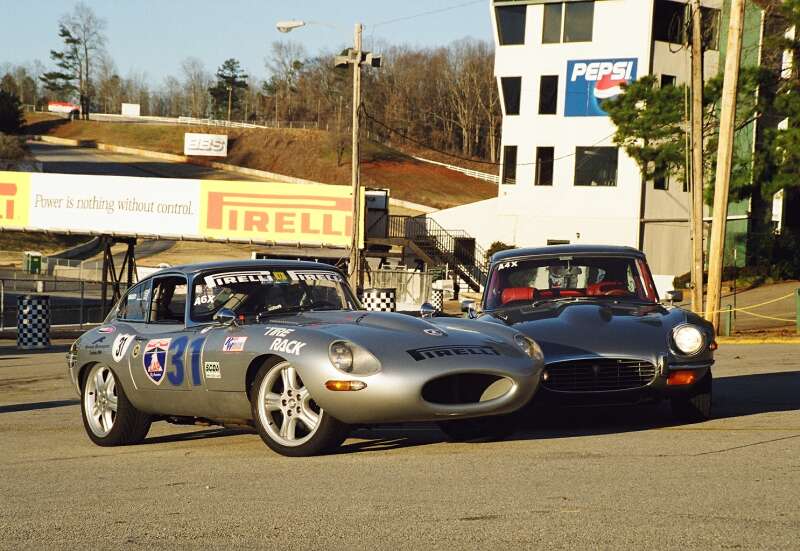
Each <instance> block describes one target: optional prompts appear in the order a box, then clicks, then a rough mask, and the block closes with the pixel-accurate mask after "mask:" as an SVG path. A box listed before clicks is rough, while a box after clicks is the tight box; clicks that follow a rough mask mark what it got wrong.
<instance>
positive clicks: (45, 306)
mask: <svg viewBox="0 0 800 551" xmlns="http://www.w3.org/2000/svg"><path fill="white" fill-rule="evenodd" d="M49 346H50V297H49V296H45V295H37V296H33V295H22V296H20V297H17V348H20V349H22V350H33V349H36V348H47V347H49Z"/></svg>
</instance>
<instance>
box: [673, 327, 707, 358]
mask: <svg viewBox="0 0 800 551" xmlns="http://www.w3.org/2000/svg"><path fill="white" fill-rule="evenodd" d="M672 342H674V343H675V348H677V349H678V351H679V352H681V353H682V354H685V355H687V356H694V355H695V354H697V353H698V352H700V351H701V350H702V349H703V347H704V346H705V344H706V339H705V336H704V335H703V332H702V331H701V330H700V329H699V328H697V327H696V326H694V325H679V326H678V327H676V328H675V329H673V330H672Z"/></svg>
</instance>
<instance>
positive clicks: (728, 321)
mask: <svg viewBox="0 0 800 551" xmlns="http://www.w3.org/2000/svg"><path fill="white" fill-rule="evenodd" d="M723 316H724V317H723V318H722V327H721V331H720V333H721V334H722V336H723V337H730V336H731V333H733V306H731V305H730V304H729V305H728V308H727V309H726V310H725V311H724V312H723Z"/></svg>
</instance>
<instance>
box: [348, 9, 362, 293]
mask: <svg viewBox="0 0 800 551" xmlns="http://www.w3.org/2000/svg"><path fill="white" fill-rule="evenodd" d="M362 31H363V27H362V25H361V23H356V26H355V32H354V35H355V36H354V42H355V48H354V50H355V51H354V52H353V55H354V62H353V145H352V150H353V158H352V161H351V176H350V177H351V183H352V186H353V229H352V234H353V240H352V243H351V245H350V274H349V276H350V287H352V288H353V290H355V291H356V292H358V289H359V288H360V283H361V251H360V249H359V245H360V243H359V241H360V240H359V238H358V237H359V229H360V225H361V224H360V220H361V218H360V216H359V214H360V213H359V210H360V208H361V201H360V199H361V174H360V172H361V171H360V165H359V153H360V152H359V143H358V133H359V119H358V116H359V113H358V111H359V108H360V107H361V34H362Z"/></svg>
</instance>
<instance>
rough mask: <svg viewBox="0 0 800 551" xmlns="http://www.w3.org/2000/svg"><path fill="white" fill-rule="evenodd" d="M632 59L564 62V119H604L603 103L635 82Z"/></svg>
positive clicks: (634, 62)
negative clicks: (565, 80)
mask: <svg viewBox="0 0 800 551" xmlns="http://www.w3.org/2000/svg"><path fill="white" fill-rule="evenodd" d="M637 64H638V60H637V59H636V58H625V59H583V60H571V61H567V93H566V101H565V107H564V116H565V117H606V116H608V113H606V112H605V110H604V109H603V103H605V102H607V101H609V100H611V99H613V98H616V97H617V96H619V95H620V94H622V93H623V91H624V89H625V86H626V85H628V84H630V83H631V82H633V81H634V80H636V69H637Z"/></svg>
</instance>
